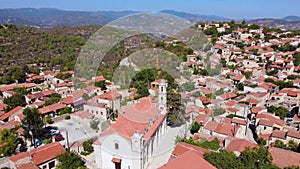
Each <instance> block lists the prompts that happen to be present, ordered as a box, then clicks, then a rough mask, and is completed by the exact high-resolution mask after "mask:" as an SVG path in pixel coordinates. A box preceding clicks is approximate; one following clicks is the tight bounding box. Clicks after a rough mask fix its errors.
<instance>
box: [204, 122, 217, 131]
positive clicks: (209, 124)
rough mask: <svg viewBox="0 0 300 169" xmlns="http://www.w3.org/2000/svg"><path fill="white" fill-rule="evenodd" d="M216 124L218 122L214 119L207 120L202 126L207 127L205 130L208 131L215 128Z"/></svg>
mask: <svg viewBox="0 0 300 169" xmlns="http://www.w3.org/2000/svg"><path fill="white" fill-rule="evenodd" d="M218 124H219V123H217V122H215V121H209V122H207V123H206V125H205V126H204V128H205V129H207V130H210V131H215V130H216V128H217V127H218Z"/></svg>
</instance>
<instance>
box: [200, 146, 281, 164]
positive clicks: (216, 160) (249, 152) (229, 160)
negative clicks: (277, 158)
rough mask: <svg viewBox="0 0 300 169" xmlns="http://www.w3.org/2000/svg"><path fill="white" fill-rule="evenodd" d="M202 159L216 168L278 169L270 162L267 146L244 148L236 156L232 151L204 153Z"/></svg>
mask: <svg viewBox="0 0 300 169" xmlns="http://www.w3.org/2000/svg"><path fill="white" fill-rule="evenodd" d="M204 159H205V160H207V161H208V162H209V163H211V164H212V165H214V166H215V167H217V168H218V169H229V168H231V169H257V168H259V169H267V168H268V169H279V167H277V166H275V165H274V164H272V156H271V154H270V153H269V152H268V149H267V148H264V147H259V148H246V150H245V151H243V152H242V153H241V155H240V157H239V158H238V157H237V156H236V155H235V154H234V153H233V152H232V151H226V150H220V152H210V153H205V154H204Z"/></svg>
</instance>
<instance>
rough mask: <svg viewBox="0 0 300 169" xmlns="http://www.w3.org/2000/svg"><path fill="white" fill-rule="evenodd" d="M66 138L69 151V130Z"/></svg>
mask: <svg viewBox="0 0 300 169" xmlns="http://www.w3.org/2000/svg"><path fill="white" fill-rule="evenodd" d="M66 138H67V147H68V150H69V149H70V145H69V134H68V130H66Z"/></svg>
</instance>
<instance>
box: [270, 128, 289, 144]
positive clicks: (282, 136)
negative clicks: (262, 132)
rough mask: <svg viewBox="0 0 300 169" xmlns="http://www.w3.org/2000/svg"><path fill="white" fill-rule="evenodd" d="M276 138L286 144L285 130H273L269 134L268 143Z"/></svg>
mask: <svg viewBox="0 0 300 169" xmlns="http://www.w3.org/2000/svg"><path fill="white" fill-rule="evenodd" d="M276 140H280V141H282V142H283V143H284V144H286V143H287V142H286V132H285V131H282V130H274V131H273V132H272V134H271V135H270V143H274V142H275V141H276Z"/></svg>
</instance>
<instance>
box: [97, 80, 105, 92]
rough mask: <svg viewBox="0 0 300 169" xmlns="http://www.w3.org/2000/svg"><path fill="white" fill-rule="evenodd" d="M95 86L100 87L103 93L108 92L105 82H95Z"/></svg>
mask: <svg viewBox="0 0 300 169" xmlns="http://www.w3.org/2000/svg"><path fill="white" fill-rule="evenodd" d="M95 86H98V87H100V88H101V90H102V91H104V90H107V88H106V85H105V81H104V80H103V81H100V82H95Z"/></svg>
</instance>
